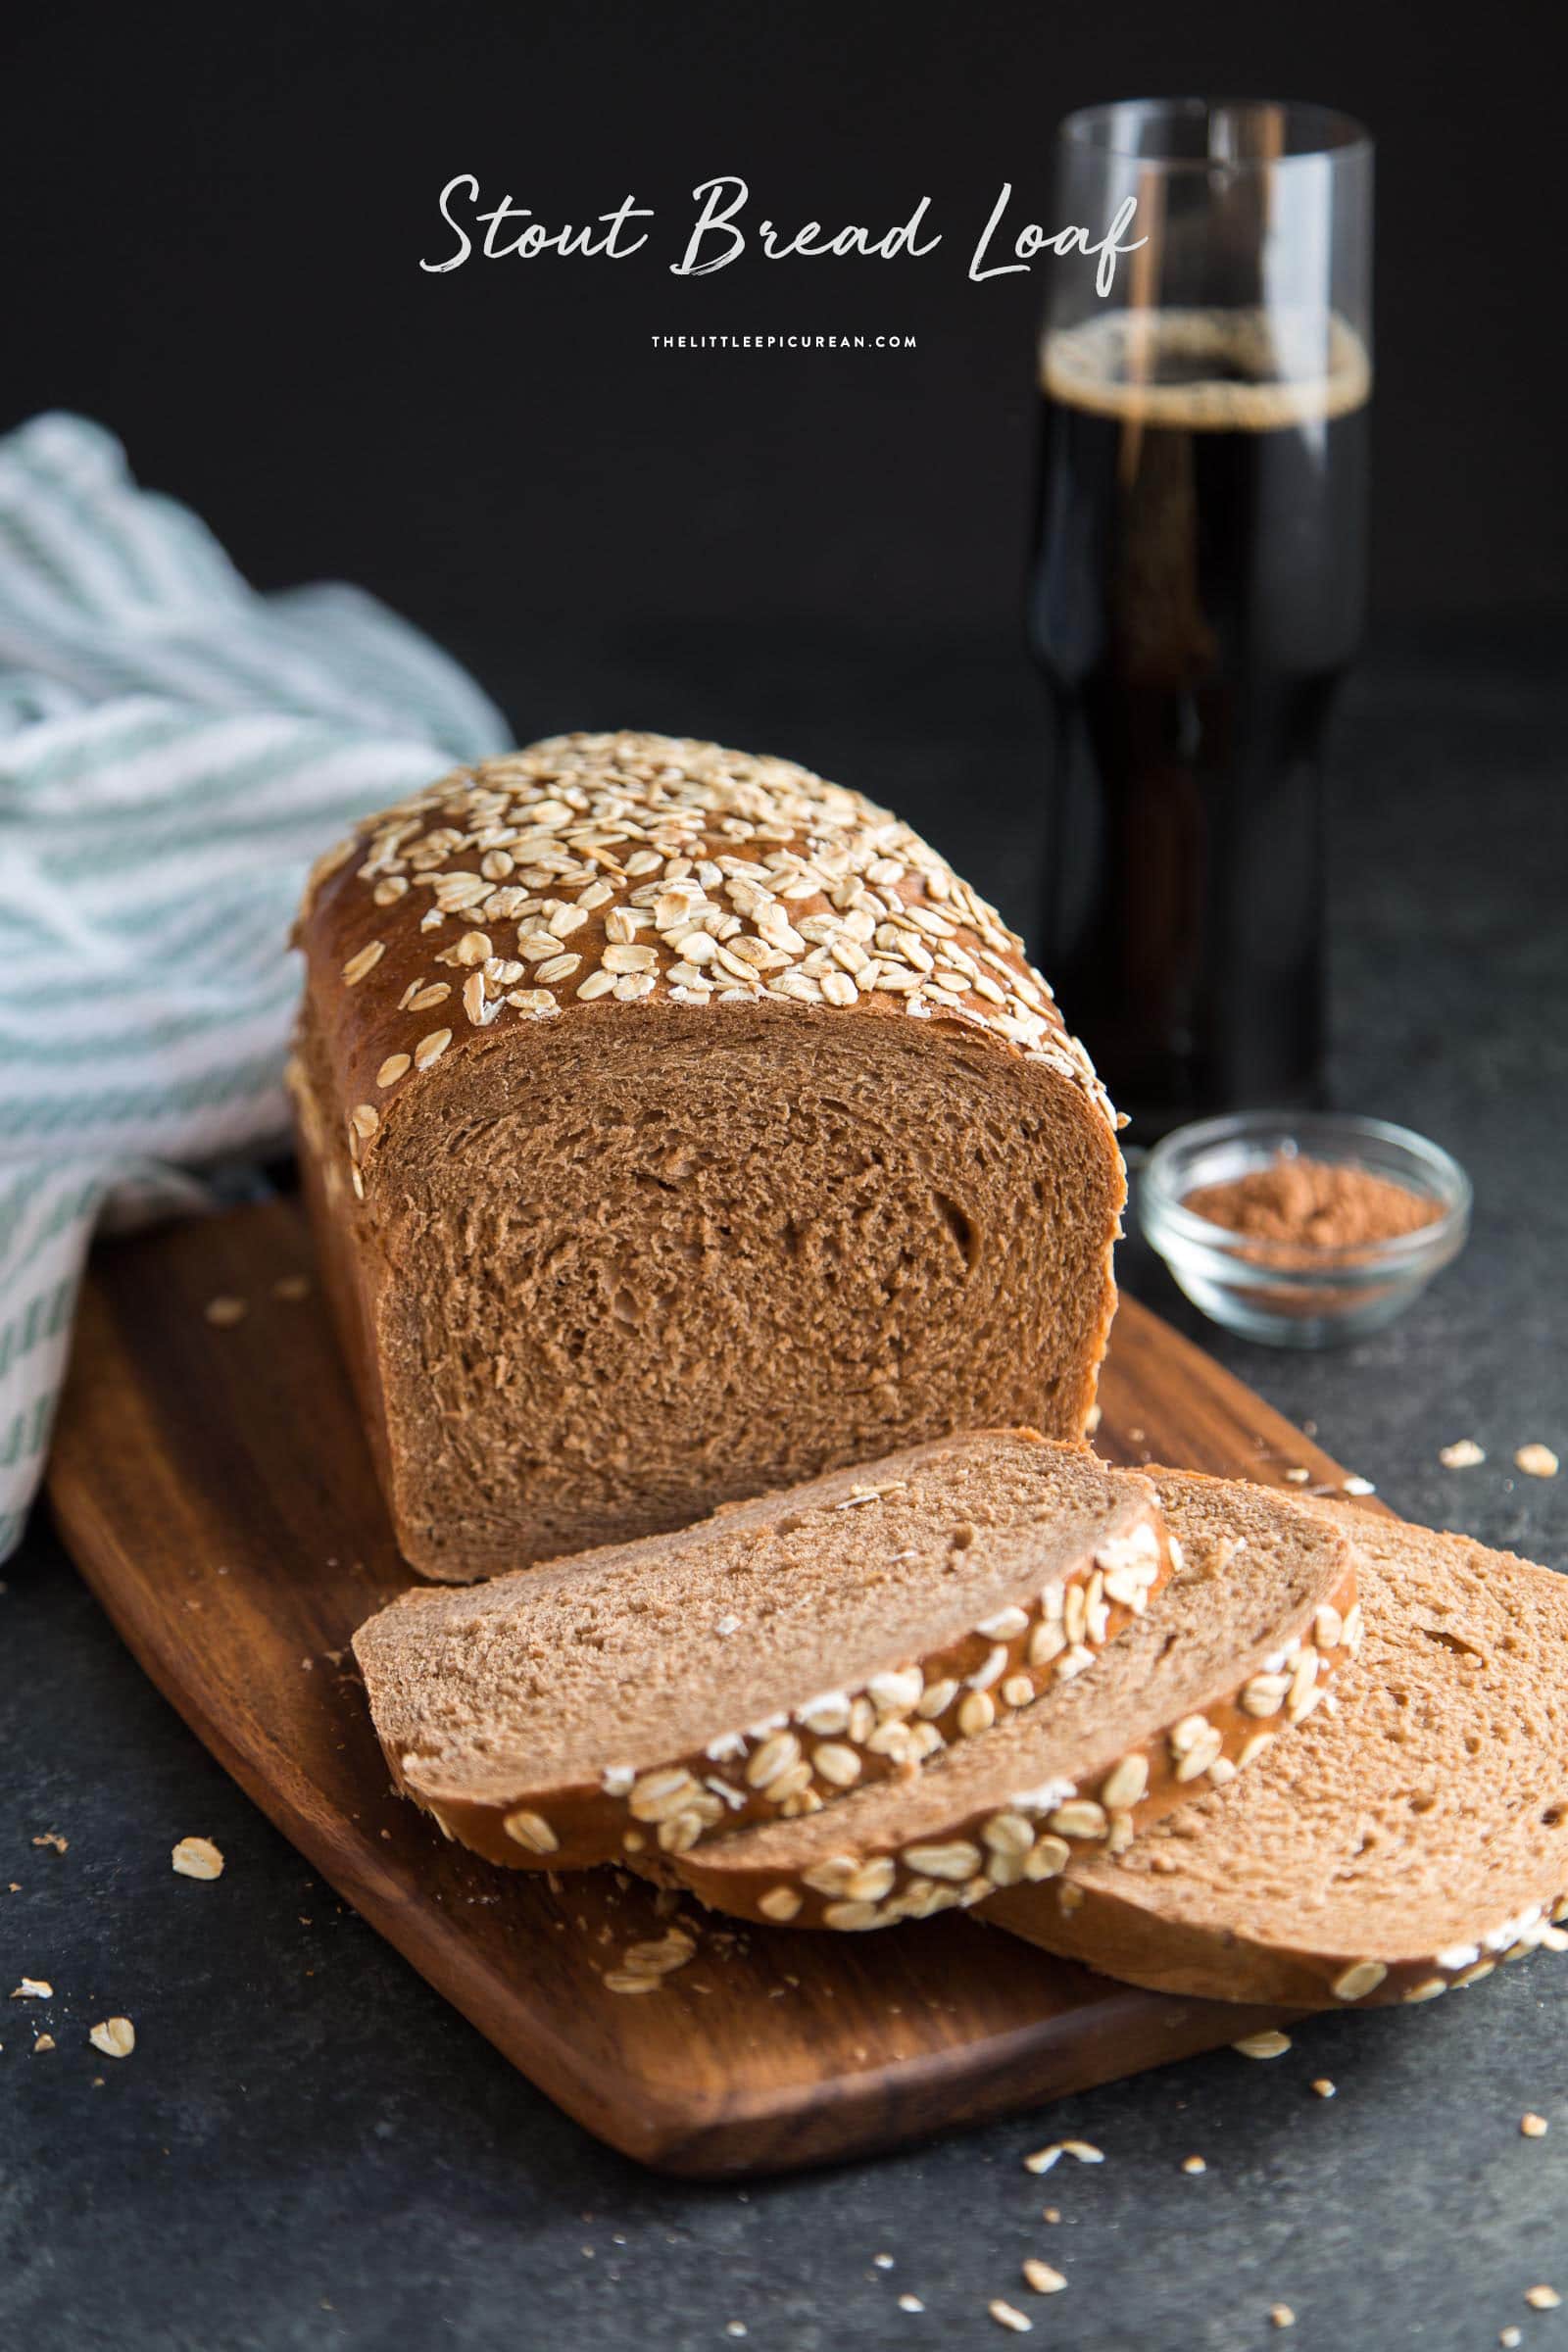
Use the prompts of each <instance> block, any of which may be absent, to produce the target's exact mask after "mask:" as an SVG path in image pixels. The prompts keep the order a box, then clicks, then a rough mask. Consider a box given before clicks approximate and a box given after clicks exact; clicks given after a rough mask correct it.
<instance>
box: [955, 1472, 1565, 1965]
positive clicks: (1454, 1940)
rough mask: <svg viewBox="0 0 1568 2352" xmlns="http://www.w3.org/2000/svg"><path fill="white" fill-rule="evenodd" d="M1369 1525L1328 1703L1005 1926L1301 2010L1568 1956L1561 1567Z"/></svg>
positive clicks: (1021, 1904) (1032, 1898) (1076, 1871)
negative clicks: (1543, 1946)
mask: <svg viewBox="0 0 1568 2352" xmlns="http://www.w3.org/2000/svg"><path fill="white" fill-rule="evenodd" d="M1161 1484H1162V1485H1163V1484H1164V1482H1163V1481H1161ZM1303 1515H1304V1512H1303ZM1344 1516H1345V1517H1346V1518H1348V1513H1345V1514H1344ZM1352 1533H1353V1541H1354V1544H1355V1547H1356V1551H1357V1554H1358V1575H1359V1580H1360V1589H1361V1594H1362V1598H1363V1600H1364V1602H1365V1606H1366V1636H1365V1641H1364V1642H1363V1644H1362V1647H1361V1650H1360V1653H1359V1655H1358V1656H1357V1657H1356V1659H1355V1660H1354V1662H1353V1664H1351V1665H1348V1666H1347V1668H1346V1670H1345V1672H1344V1673H1343V1674H1342V1675H1341V1677H1340V1679H1339V1682H1338V1684H1337V1686H1336V1689H1335V1691H1334V1693H1333V1697H1334V1701H1335V1703H1334V1705H1333V1706H1332V1707H1323V1708H1320V1709H1319V1711H1318V1712H1317V1713H1316V1714H1315V1715H1314V1716H1313V1718H1312V1720H1311V1722H1310V1723H1308V1724H1305V1725H1304V1726H1303V1727H1302V1729H1301V1731H1300V1733H1299V1736H1298V1737H1297V1738H1296V1739H1294V1740H1291V1741H1290V1743H1289V1745H1288V1746H1285V1745H1283V1744H1282V1745H1281V1746H1280V1747H1279V1748H1277V1749H1275V1750H1272V1751H1271V1752H1270V1753H1269V1754H1268V1755H1267V1756H1265V1757H1264V1758H1263V1759H1262V1760H1261V1762H1260V1763H1259V1764H1258V1766H1257V1769H1256V1770H1255V1771H1253V1772H1250V1773H1248V1774H1247V1775H1246V1776H1245V1777H1244V1778H1243V1779H1241V1780H1239V1781H1238V1782H1237V1783H1236V1784H1235V1786H1234V1787H1233V1788H1228V1789H1223V1790H1221V1791H1220V1792H1219V1793H1218V1794H1217V1795H1213V1796H1205V1797H1204V1798H1203V1799H1202V1801H1201V1803H1199V1804H1196V1805H1189V1806H1187V1807H1186V1808H1185V1809H1184V1810H1183V1811H1182V1812H1181V1813H1179V1814H1175V1815H1173V1816H1172V1817H1171V1819H1170V1820H1169V1821H1166V1822H1163V1823H1161V1825H1160V1826H1159V1828H1157V1829H1156V1830H1154V1831H1152V1833H1151V1835H1150V1836H1149V1837H1148V1838H1141V1839H1140V1840H1139V1842H1138V1843H1137V1845H1135V1846H1133V1847H1132V1848H1131V1849H1130V1850H1129V1851H1128V1852H1126V1853H1124V1854H1121V1855H1119V1856H1117V1857H1115V1858H1113V1859H1111V1858H1106V1857H1104V1856H1103V1855H1100V1854H1096V1855H1092V1856H1090V1857H1088V1858H1086V1859H1084V1860H1082V1861H1074V1862H1073V1863H1072V1865H1071V1866H1070V1868H1069V1869H1068V1871H1067V1873H1066V1875H1065V1876H1064V1877H1063V1878H1062V1879H1061V1880H1059V1881H1058V1882H1057V1883H1056V1885H1055V1886H1053V1887H1029V1888H1027V1889H1025V1888H1022V1887H1020V1888H1018V1889H1017V1891H1016V1892H1013V1893H1009V1894H1005V1895H1002V1896H999V1898H998V1900H997V1901H996V1903H995V1904H994V1905H993V1906H992V1908H991V1910H990V1911H989V1912H988V1914H987V1916H988V1917H991V1918H995V1919H996V1920H998V1921H999V1922H1000V1923H1001V1924H1002V1925H1004V1926H1005V1927H1008V1928H1011V1929H1012V1930H1014V1932H1015V1933H1017V1934H1019V1935H1023V1936H1027V1937H1028V1938H1029V1939H1030V1941H1032V1942H1035V1943H1043V1944H1044V1945H1045V1946H1046V1948H1047V1949H1048V1950H1049V1951H1053V1952H1059V1953H1062V1954H1065V1955H1066V1956H1067V1957H1068V1958H1069V1959H1073V1960H1082V1961H1086V1962H1087V1963H1088V1964H1089V1966H1090V1967H1091V1968H1098V1969H1102V1970H1103V1971H1104V1972H1105V1974H1106V1975H1108V1976H1113V1977H1121V1978H1125V1979H1127V1980H1128V1981H1129V1982H1131V1983H1132V1984H1135V1985H1150V1986H1152V1988H1153V1989H1154V1990H1156V1991H1158V1992H1176V1993H1196V1994H1199V1995H1201V1997H1202V1998H1204V1999H1206V2000H1229V2001H1251V2002H1264V2003H1270V2004H1278V2005H1283V2006H1287V2007H1289V2008H1292V2009H1315V2008H1334V2007H1337V2006H1339V2005H1340V2004H1342V2003H1345V2002H1354V2001H1359V2002H1363V2003H1368V2004H1373V2003H1387V2002H1393V2001H1425V2000H1430V1999H1431V1998H1433V1997H1434V1995H1436V1994H1438V1993H1441V1992H1446V1991H1447V1990H1448V1988H1449V1987H1450V1986H1451V1985H1473V1984H1474V1983H1475V1982H1476V1981H1477V1979H1478V1978H1481V1977H1485V1976H1490V1974H1491V1973H1492V1970H1493V1968H1494V1967H1495V1964H1496V1962H1497V1961H1498V1960H1511V1959H1514V1958H1515V1957H1517V1955H1518V1954H1519V1953H1521V1952H1523V1951H1528V1950H1530V1949H1531V1948H1532V1947H1533V1946H1534V1945H1536V1944H1538V1943H1541V1942H1551V1943H1554V1944H1556V1945H1557V1946H1558V1948H1561V1944H1562V1941H1563V1938H1562V1936H1561V1935H1560V1932H1559V1930H1558V1929H1556V1928H1555V1927H1554V1926H1553V1925H1552V1924H1551V1923H1552V1921H1553V1920H1554V1919H1556V1918H1557V1917H1559V1916H1560V1915H1561V1913H1562V1911H1563V1907H1564V1906H1563V1898H1564V1896H1565V1895H1568V1691H1565V1688H1564V1680H1563V1661H1564V1658H1565V1657H1568V1579H1565V1578H1563V1577H1562V1576H1560V1575H1555V1574H1553V1572H1552V1571H1551V1570H1549V1569H1545V1568H1533V1567H1531V1566H1530V1565H1529V1563H1528V1562H1526V1561H1524V1560H1518V1559H1514V1558H1513V1557H1512V1556H1511V1555H1510V1554H1509V1553H1506V1552H1495V1551H1484V1550H1483V1549H1482V1548H1481V1546H1480V1544H1471V1543H1468V1542H1467V1541H1466V1540H1465V1539H1464V1538H1463V1537H1461V1536H1446V1535H1430V1534H1428V1532H1427V1531H1426V1530H1425V1529H1424V1528H1413V1527H1403V1526H1401V1525H1400V1524H1399V1522H1398V1521H1397V1520H1392V1519H1384V1518H1381V1517H1376V1516H1374V1515H1372V1514H1371V1513H1367V1512H1360V1513H1357V1514H1356V1515H1355V1518H1354V1523H1353V1530H1352ZM1152 1617H1153V1612H1152V1611H1151V1615H1150V1618H1149V1619H1148V1620H1146V1622H1147V1623H1152Z"/></svg>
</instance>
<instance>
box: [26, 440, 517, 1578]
mask: <svg viewBox="0 0 1568 2352" xmlns="http://www.w3.org/2000/svg"><path fill="white" fill-rule="evenodd" d="M506 739H507V737H506V729H505V726H504V724H503V722H502V720H501V718H500V716H499V714H498V712H497V711H495V710H494V709H492V707H491V705H490V704H489V703H488V702H487V701H486V700H485V698H484V697H483V695H481V694H480V693H479V691H478V689H477V688H476V687H475V686H474V685H473V684H472V683H471V681H470V680H469V679H468V678H467V677H466V675H465V674H464V672H463V671H462V670H461V669H459V668H458V667H457V666H456V664H455V663H454V662H450V661H449V660H448V659H447V657H446V656H445V655H444V654H442V653H439V652H438V651H437V650H436V648H435V647H434V646H432V645H431V644H430V643H429V642H428V640H426V639H425V638H423V637H420V636H419V635H418V634H417V632H416V631H415V630H414V629H412V628H410V627H409V626H408V624H407V623H406V622H404V621H402V620H399V619H398V618H397V616H396V615H395V614H394V613H389V612H387V611H386V610H385V608H384V607H382V606H380V605H378V604H377V603H375V601H374V600H373V599H372V598H370V597H368V596H366V595H363V594H362V593H361V592H360V591H358V590H357V589H353V588H347V587H341V586H325V587H313V588H301V589H295V590H292V591H291V592H289V593H287V594H285V595H278V596H265V597H264V596H258V595H257V594H256V593H255V592H254V590H252V589H251V588H249V587H247V585H246V584H245V582H244V581H243V580H242V579H241V578H240V576H239V574H238V573H237V572H236V571H235V570H234V568H233V566H232V565H231V564H230V563H229V562H228V559H227V557H226V556H225V555H224V554H223V551H222V549H221V547H220V546H219V545H218V543H217V541H216V540H215V539H214V538H213V536H212V534H211V533H210V532H209V531H208V530H207V529H206V528H205V527H204V525H203V524H202V523H201V522H199V521H198V520H197V518H196V517H195V515H191V514H189V513H188V512H187V511H186V510H185V509H184V508H182V507H179V506H176V505H174V504H173V503H172V501H170V500H168V499H165V498H160V497H155V496H153V495H151V494H149V493H148V492H146V491H143V490H138V489H137V488H136V486H135V484H134V482H133V481H132V480H131V478H130V475H129V473H128V471H127V469H126V466H125V460H124V455H123V451H122V450H121V448H120V446H119V444H118V443H117V442H116V441H115V440H113V439H112V438H111V436H110V435H109V434H108V433H106V432H104V431H103V430H102V429H101V428H100V427H99V426H97V425H95V424H90V423H87V422H86V421H85V420H84V419H82V418H80V417H66V416H46V417H35V418H34V419H33V420H32V421H31V422H30V423H28V424H25V425H23V426H21V427H20V428H19V429H18V430H17V431H15V432H13V433H11V434H9V435H7V436H6V437H4V438H0V943H3V950H4V952H3V955H0V1051H3V1054H4V1078H3V1081H0V1558H3V1557H4V1556H5V1554H6V1553H7V1552H8V1551H10V1550H11V1549H12V1548H13V1547H14V1545H15V1544H16V1542H17V1540H18V1538H19V1536H20V1534H21V1530H22V1524H23V1519H24V1516H25V1511H26V1507H27V1504H28V1502H29V1501H30V1499H31V1497H32V1495H33V1493H34V1491H35V1490H36V1488H37V1485H38V1480H39V1477H40V1474H41V1472H42V1467H43V1457H44V1451H45V1448H46V1446H47V1444H48V1438H49V1428H50V1422H51V1419H52V1416H53V1411H54V1405H55V1398H56V1396H57V1394H58V1392H59V1387H60V1381H61V1377H62V1374H63V1372H64V1369H65V1360H66V1352H67V1348H68V1346H69V1343H70V1336H71V1321H72V1312H73V1304H74V1300H75V1296H76V1288H77V1284H78V1283H79V1281H80V1277H81V1269H82V1263H83V1260H84V1258H85V1256H86V1252H87V1244H88V1240H89V1238H90V1236H91V1233H92V1230H93V1227H94V1225H95V1223H97V1221H98V1220H99V1218H100V1217H101V1216H103V1215H104V1214H105V1213H106V1212H108V1213H110V1214H115V1215H117V1216H120V1217H124V1216H126V1215H141V1216H145V1215H146V1214H148V1213H149V1212H160V1211H167V1210H177V1209H181V1208H192V1207H197V1206H200V1205H203V1204H204V1202H205V1201H206V1200H207V1198H208V1194H207V1190H206V1187H205V1186H204V1184H203V1183H202V1182H201V1180H200V1177H199V1175H198V1174H197V1173H196V1172H197V1171H200V1170H203V1169H205V1168H210V1167H211V1166H212V1165H213V1163H215V1162H218V1161H222V1160H225V1159H232V1158H234V1157H235V1155H243V1154H246V1153H253V1152H262V1151H263V1150H264V1149H266V1148H267V1147H269V1146H271V1145H274V1144H275V1143H276V1142H277V1141H278V1139H279V1138H280V1137H281V1135H282V1134H283V1132H284V1129H285V1125H286V1121H285V1113H284V1102H283V1094H282V1087H281V1073H282V1066H283V1058H284V1052H285V1046H286V1041H287V1035H288V1029H289V1023H290V1018H291V1015H292V1011H293V1005H294V999H295V996H296V994H297V990H298V985H299V983H298V976H297V973H296V970H295V969H294V958H293V957H292V956H290V955H289V954H288V953H287V951H286V946H285V938H286V933H287V929H288V924H289V919H290V916H291V914H292V912H293V909H294V907H295V904H296V902H297V900H298V897H299V894H300V889H301V885H302V883H303V881H304V877H305V873H306V869H307V867H308V866H309V864H310V862H311V860H312V859H313V858H315V857H316V856H317V854H318V853H319V851H320V850H321V849H322V848H323V847H324V846H325V845H326V844H327V843H328V842H330V841H331V839H332V838H333V836H334V834H335V833H337V832H340V831H341V830H342V829H343V828H344V826H345V825H346V824H347V823H348V822H349V821H350V820H352V819H353V818H354V817H356V816H360V815H363V814H364V813H366V812H367V811H368V810H369V809H376V808H379V807H380V806H382V805H383V804H384V803H385V802H387V801H391V800H395V799H397V798H398V796H399V795H400V794H402V793H404V792H407V791H410V790H413V789H415V788H416V787H417V786H419V785H421V784H424V783H427V782H428V781H429V780H430V778H431V777H432V776H434V775H438V774H439V773H440V772H441V770H442V769H443V768H444V767H447V766H450V765H452V764H453V763H455V762H458V761H465V760H473V759H477V758H481V757H483V756H484V755H485V754H487V753H490V752H494V751H497V750H500V749H501V748H503V746H504V744H505V742H506Z"/></svg>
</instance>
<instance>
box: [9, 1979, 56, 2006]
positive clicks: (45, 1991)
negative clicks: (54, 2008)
mask: <svg viewBox="0 0 1568 2352" xmlns="http://www.w3.org/2000/svg"><path fill="white" fill-rule="evenodd" d="M54 1997H55V1988H54V1986H53V1985H51V1984H50V1982H49V1980H48V1978H47V1977H24V1978H23V1980H22V1983H21V1984H20V1985H18V1986H17V1989H16V1991H15V1992H14V1993H13V1994H12V1995H11V1998H12V1999H13V2000H14V2001H52V2000H53V1999H54Z"/></svg>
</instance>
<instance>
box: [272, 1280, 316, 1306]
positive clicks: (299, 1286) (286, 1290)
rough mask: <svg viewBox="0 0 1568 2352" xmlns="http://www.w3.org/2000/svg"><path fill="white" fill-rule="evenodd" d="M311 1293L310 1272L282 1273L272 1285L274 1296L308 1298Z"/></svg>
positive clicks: (277, 1297) (276, 1297) (279, 1297)
mask: <svg viewBox="0 0 1568 2352" xmlns="http://www.w3.org/2000/svg"><path fill="white" fill-rule="evenodd" d="M310 1295H311V1278H310V1276H309V1275H308V1274H280V1275H279V1276H278V1278H277V1280H276V1282H274V1283H273V1285H272V1297H273V1298H274V1299H290V1300H292V1299H308V1298H309V1297H310Z"/></svg>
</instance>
